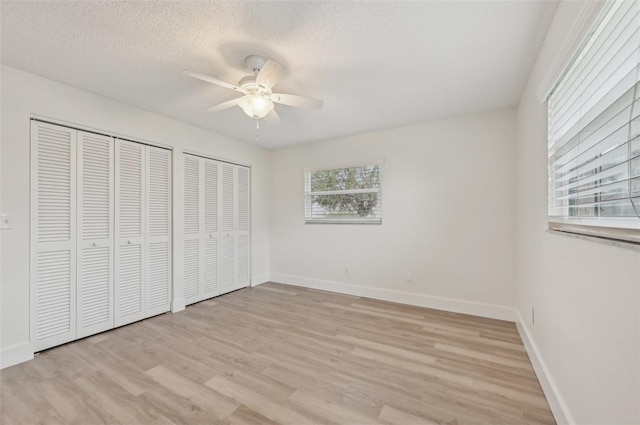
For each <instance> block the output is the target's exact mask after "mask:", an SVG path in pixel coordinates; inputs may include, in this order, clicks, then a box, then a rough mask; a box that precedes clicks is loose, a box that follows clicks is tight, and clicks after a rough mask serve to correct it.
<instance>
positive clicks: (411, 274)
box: [407, 272, 413, 282]
mask: <svg viewBox="0 0 640 425" xmlns="http://www.w3.org/2000/svg"><path fill="white" fill-rule="evenodd" d="M407 282H413V272H407Z"/></svg>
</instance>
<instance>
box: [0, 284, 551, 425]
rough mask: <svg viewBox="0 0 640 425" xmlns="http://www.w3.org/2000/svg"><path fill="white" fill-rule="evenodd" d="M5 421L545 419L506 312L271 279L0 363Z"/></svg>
mask: <svg viewBox="0 0 640 425" xmlns="http://www.w3.org/2000/svg"><path fill="white" fill-rule="evenodd" d="M0 402H1V405H0V422H1V423H2V424H4V425H10V424H42V423H47V424H78V425H90V424H122V425H130V424H155V425H170V424H175V425H179V424H239V425H262V424H292V425H304V424H349V425H368V424H398V425H413V424H416V425H417V424H511V425H513V424H553V423H555V422H554V419H553V416H552V415H551V412H550V410H549V406H548V404H547V401H546V400H545V398H544V395H543V393H542V390H541V388H540V385H539V383H538V381H537V379H536V376H535V374H534V372H533V369H532V367H531V363H530V362H529V358H528V357H527V354H526V352H525V350H524V347H523V345H522V342H521V340H520V337H519V335H518V332H517V330H516V327H515V325H514V324H513V323H509V322H502V321H498V320H491V319H483V318H478V317H473V316H466V315H462V314H455V313H448V312H442V311H437V310H431V309H425V308H419V307H412V306H406V305H400V304H393V303H388V302H383V301H377V300H371V299H365V298H359V297H353V296H348V295H340V294H334V293H329V292H323V291H316V290H310V289H305V288H298V287H293V286H285V285H280V284H275V283H267V284H264V285H261V286H258V287H255V288H251V289H242V290H240V291H236V292H234V293H231V294H227V295H224V296H221V297H218V298H214V299H211V300H208V301H204V302H201V303H199V304H195V305H193V306H189V307H187V309H186V311H184V312H180V313H177V314H171V313H167V314H164V315H161V316H157V317H154V318H152V319H148V320H144V321H141V322H138V323H134V324H132V325H129V326H125V327H122V328H119V329H115V330H112V331H109V332H105V333H103V334H99V335H96V336H93V337H90V338H86V339H84V340H80V341H76V342H73V343H69V344H66V345H64V346H60V347H57V348H53V349H51V350H48V351H45V352H43V353H41V354H40V355H38V356H37V357H36V358H35V359H34V360H32V361H29V362H26V363H23V364H20V365H16V366H13V367H10V368H7V369H4V370H3V371H1V372H0Z"/></svg>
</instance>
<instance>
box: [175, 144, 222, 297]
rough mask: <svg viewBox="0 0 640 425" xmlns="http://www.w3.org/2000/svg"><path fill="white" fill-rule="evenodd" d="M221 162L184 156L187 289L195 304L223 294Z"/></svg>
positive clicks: (186, 294)
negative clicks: (220, 236) (220, 233)
mask: <svg viewBox="0 0 640 425" xmlns="http://www.w3.org/2000/svg"><path fill="white" fill-rule="evenodd" d="M219 164H220V163H219V162H218V161H214V160H211V159H206V158H200V157H197V156H193V155H188V154H186V155H185V157H184V173H185V176H184V217H185V218H184V273H185V274H184V277H185V278H184V291H185V303H186V304H193V303H195V302H198V301H202V300H205V299H207V298H211V297H215V296H216V295H219V294H220V276H219V274H220V272H219V268H220V264H219V262H220V259H219V257H220V256H219V249H220V248H219V239H220V238H219V228H220V223H219V221H220V211H219V210H220V202H219V199H218V197H219V195H218V194H219V192H220V184H221V183H220V165H219Z"/></svg>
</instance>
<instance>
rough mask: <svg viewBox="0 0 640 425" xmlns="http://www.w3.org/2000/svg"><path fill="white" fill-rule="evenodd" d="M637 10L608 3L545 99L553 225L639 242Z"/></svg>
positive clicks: (635, 5)
mask: <svg viewBox="0 0 640 425" xmlns="http://www.w3.org/2000/svg"><path fill="white" fill-rule="evenodd" d="M639 14H640V2H615V3H614V2H611V3H609V4H608V6H606V7H605V8H604V10H603V12H602V13H601V15H600V17H599V19H597V20H596V22H595V24H594V26H593V27H592V29H591V31H590V32H589V34H588V36H587V38H586V39H585V40H584V42H583V43H582V47H581V48H580V49H579V51H578V52H576V55H575V57H574V58H573V61H572V62H571V64H570V65H569V67H568V69H567V70H566V72H565V74H564V75H563V76H562V77H561V78H560V81H559V82H558V84H557V86H556V87H555V88H554V89H553V91H552V93H551V95H550V96H549V98H548V122H549V128H548V131H549V137H548V143H549V144H548V149H549V150H548V155H549V156H548V158H549V169H548V170H549V223H550V224H549V226H550V228H551V229H555V230H563V231H571V232H574V233H586V234H594V235H598V236H604V237H609V238H614V239H624V240H628V241H635V242H638V241H640V219H639V218H640V82H639V81H640V59H639V58H640V47H639V44H638V41H639V40H640V37H639V35H640V18H639V16H640V15H639ZM606 229H611V230H610V231H607V230H606Z"/></svg>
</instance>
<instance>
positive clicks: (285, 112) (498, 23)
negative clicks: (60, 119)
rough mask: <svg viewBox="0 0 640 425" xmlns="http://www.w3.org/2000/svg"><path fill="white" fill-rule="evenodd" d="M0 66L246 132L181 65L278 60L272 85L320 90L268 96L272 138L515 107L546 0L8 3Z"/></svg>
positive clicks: (540, 32)
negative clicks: (291, 102) (300, 105)
mask: <svg viewBox="0 0 640 425" xmlns="http://www.w3.org/2000/svg"><path fill="white" fill-rule="evenodd" d="M0 7H1V10H0V12H1V15H2V20H1V34H0V35H1V37H2V44H1V48H2V50H1V54H2V56H1V60H2V63H3V64H5V65H9V66H12V67H15V68H18V69H22V70H25V71H27V72H31V73H33V74H37V75H41V76H43V77H46V78H50V79H52V80H55V81H59V82H62V83H64V84H68V85H70V86H74V87H78V88H80V89H84V90H87V91H90V92H93V93H97V94H100V95H103V96H106V97H109V98H112V99H116V100H119V101H122V102H125V103H128V104H130V105H135V106H138V107H140V108H143V109H146V110H150V111H154V112H157V113H160V114H163V115H166V116H169V117H173V118H175V119H178V120H181V121H184V122H187V123H191V124H194V125H197V126H200V127H203V128H206V129H209V130H211V131H214V132H216V133H221V134H225V135H227V136H231V137H233V138H236V139H240V140H244V141H248V142H253V140H254V138H255V134H256V133H255V125H254V123H253V121H252V120H251V118H249V117H247V116H246V115H244V113H243V112H242V111H241V110H240V109H239V108H237V107H234V108H232V109H229V110H226V111H223V112H218V113H210V112H205V111H204V109H206V108H207V107H209V106H212V105H215V104H217V103H220V102H223V101H226V100H229V99H231V98H233V97H235V96H237V94H236V93H234V92H233V91H231V90H228V89H225V88H221V87H217V86H213V85H211V84H207V83H204V82H202V81H198V80H195V79H192V78H189V77H186V76H184V75H182V74H181V73H180V71H181V70H183V69H188V70H192V71H195V72H200V73H204V74H209V75H211V76H215V77H217V78H220V79H223V80H227V81H229V82H233V83H237V81H238V80H239V79H240V78H241V77H243V76H245V75H247V74H249V72H248V70H247V69H246V68H244V58H245V57H246V56H247V55H250V54H260V55H263V56H265V57H267V58H271V59H274V60H276V61H278V62H280V63H281V64H283V65H284V66H285V67H286V68H287V70H286V71H285V74H284V76H283V77H282V79H281V81H280V83H279V84H278V85H277V86H276V88H275V90H274V91H277V92H281V93H292V94H300V95H306V96H311V97H315V98H318V99H322V100H324V102H325V104H324V108H323V109H322V110H320V111H316V110H301V109H296V108H291V107H288V106H283V105H277V106H276V109H277V111H278V113H279V114H280V117H281V119H282V124H281V125H280V126H269V125H266V124H265V125H261V129H260V141H259V144H260V145H262V146H264V147H268V148H272V147H279V146H285V145H291V144H295V143H305V142H311V141H316V140H322V139H327V138H333V137H339V136H345V135H350V134H356V133H362V132H368V131H373V130H379V129H385V128H392V127H399V126H404V125H409V124H415V123H420V122H424V121H429V120H433V119H438V118H444V117H449V116H455V115H463V114H468V113H474V112H481V111H487V110H492V109H498V108H505V107H510V106H514V105H515V104H516V103H517V101H518V99H519V96H520V93H521V91H522V89H523V87H524V84H525V82H526V79H527V77H528V74H529V70H530V68H531V66H532V64H533V62H534V60H535V57H536V55H537V53H538V50H539V48H540V46H541V44H542V41H543V38H544V35H545V33H546V31H547V29H548V26H549V24H550V22H551V19H552V17H553V13H554V11H555V9H556V7H557V2H555V1H520V2H515V1H505V2H499V1H490V2H489V1H487V2H485V1H468V2H346V1H345V2H324V1H323V2H320V1H307V2H302V1H299V2H275V1H273V2H253V1H251V2H248V1H247V2H244V1H243V2H188V1H182V2H160V1H149V2H116V1H111V2H48V1H46V2H8V1H3V2H2V3H1V6H0Z"/></svg>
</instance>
